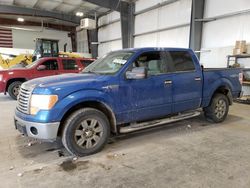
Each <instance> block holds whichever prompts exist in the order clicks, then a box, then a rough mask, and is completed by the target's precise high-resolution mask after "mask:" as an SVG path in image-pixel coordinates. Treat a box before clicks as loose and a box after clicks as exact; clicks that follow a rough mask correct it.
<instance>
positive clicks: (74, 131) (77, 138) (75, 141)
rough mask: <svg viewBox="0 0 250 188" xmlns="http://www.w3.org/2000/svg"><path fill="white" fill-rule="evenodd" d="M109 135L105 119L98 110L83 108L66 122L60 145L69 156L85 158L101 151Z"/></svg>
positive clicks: (108, 126)
mask: <svg viewBox="0 0 250 188" xmlns="http://www.w3.org/2000/svg"><path fill="white" fill-rule="evenodd" d="M109 135H110V125H109V121H108V119H107V117H106V116H105V115H104V114H103V113H102V112H101V111H99V110H96V109H93V108H84V109H80V110H77V111H76V112H74V113H73V114H72V115H71V116H69V118H68V119H67V120H66V122H65V124H64V129H63V134H62V143H63V145H64V147H65V148H66V149H67V150H68V151H69V152H70V153H71V154H73V155H77V156H85V155H90V154H94V153H97V152H99V151H100V150H102V148H103V147H104V146H105V144H106V143H107V140H108V138H109Z"/></svg>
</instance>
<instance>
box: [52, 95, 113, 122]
mask: <svg viewBox="0 0 250 188" xmlns="http://www.w3.org/2000/svg"><path fill="white" fill-rule="evenodd" d="M88 101H96V102H100V103H103V104H104V105H106V106H109V107H110V108H111V109H112V111H113V110H114V106H113V105H112V104H113V103H112V101H113V100H112V98H111V96H110V95H108V94H107V93H104V92H102V91H99V90H81V91H77V92H74V93H71V94H70V95H68V96H66V97H64V98H63V99H61V100H60V101H58V102H57V104H56V105H55V106H54V107H53V109H52V110H51V112H50V114H51V117H50V118H49V119H50V121H53V122H54V121H61V119H62V118H63V116H64V115H65V114H66V113H67V112H68V110H69V109H71V108H72V107H74V106H76V105H77V104H80V103H83V102H88Z"/></svg>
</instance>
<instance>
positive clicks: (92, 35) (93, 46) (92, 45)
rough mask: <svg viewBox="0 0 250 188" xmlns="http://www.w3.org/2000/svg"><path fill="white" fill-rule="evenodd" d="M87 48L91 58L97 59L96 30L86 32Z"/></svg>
mask: <svg viewBox="0 0 250 188" xmlns="http://www.w3.org/2000/svg"><path fill="white" fill-rule="evenodd" d="M88 40H89V48H90V50H91V52H90V53H91V54H92V57H93V58H97V57H98V28H97V27H96V29H91V30H88Z"/></svg>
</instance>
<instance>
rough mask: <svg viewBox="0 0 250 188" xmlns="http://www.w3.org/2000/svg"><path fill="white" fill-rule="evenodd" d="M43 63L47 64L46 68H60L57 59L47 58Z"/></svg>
mask: <svg viewBox="0 0 250 188" xmlns="http://www.w3.org/2000/svg"><path fill="white" fill-rule="evenodd" d="M41 65H45V67H46V69H45V70H58V63H57V60H56V59H51V60H47V61H45V62H44V63H42V64H41Z"/></svg>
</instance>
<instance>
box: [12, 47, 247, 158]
mask: <svg viewBox="0 0 250 188" xmlns="http://www.w3.org/2000/svg"><path fill="white" fill-rule="evenodd" d="M241 78H242V73H241V71H240V69H232V68H230V69H203V68H202V67H201V66H200V64H199V61H198V59H197V57H196V55H195V54H194V52H193V51H192V50H190V49H179V48H140V49H126V50H121V51H115V52H111V53H109V54H108V55H106V56H104V57H103V58H100V59H98V60H97V61H95V62H94V63H92V64H91V65H90V66H88V67H87V68H86V69H85V70H84V71H83V72H82V73H81V74H67V75H60V76H51V77H46V78H39V79H34V80H31V81H28V82H25V83H24V84H22V86H21V93H20V97H19V99H18V105H17V108H16V111H15V126H16V129H18V130H19V131H20V132H21V133H23V134H24V135H27V136H29V137H33V138H37V139H43V140H55V139H56V138H57V137H60V138H61V139H62V142H63V145H64V146H65V148H66V149H67V150H68V151H69V152H70V153H71V154H73V155H78V156H84V155H89V154H93V153H96V152H98V151H100V150H101V149H102V148H103V147H104V145H105V144H106V143H107V140H108V138H109V136H110V134H111V133H112V134H122V133H129V132H132V131H137V130H140V129H145V128H149V127H153V126H158V125H162V124H166V123H169V122H174V121H179V120H183V119H187V118H191V117H195V116H198V115H199V114H200V112H199V110H197V109H200V108H202V109H203V110H204V114H205V117H206V118H207V119H209V120H210V121H213V122H215V123H220V122H222V121H224V120H225V118H226V117H227V114H228V110H229V105H231V104H232V99H233V98H237V97H239V96H240V95H241V83H240V82H241V81H242V80H240V79H241Z"/></svg>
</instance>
